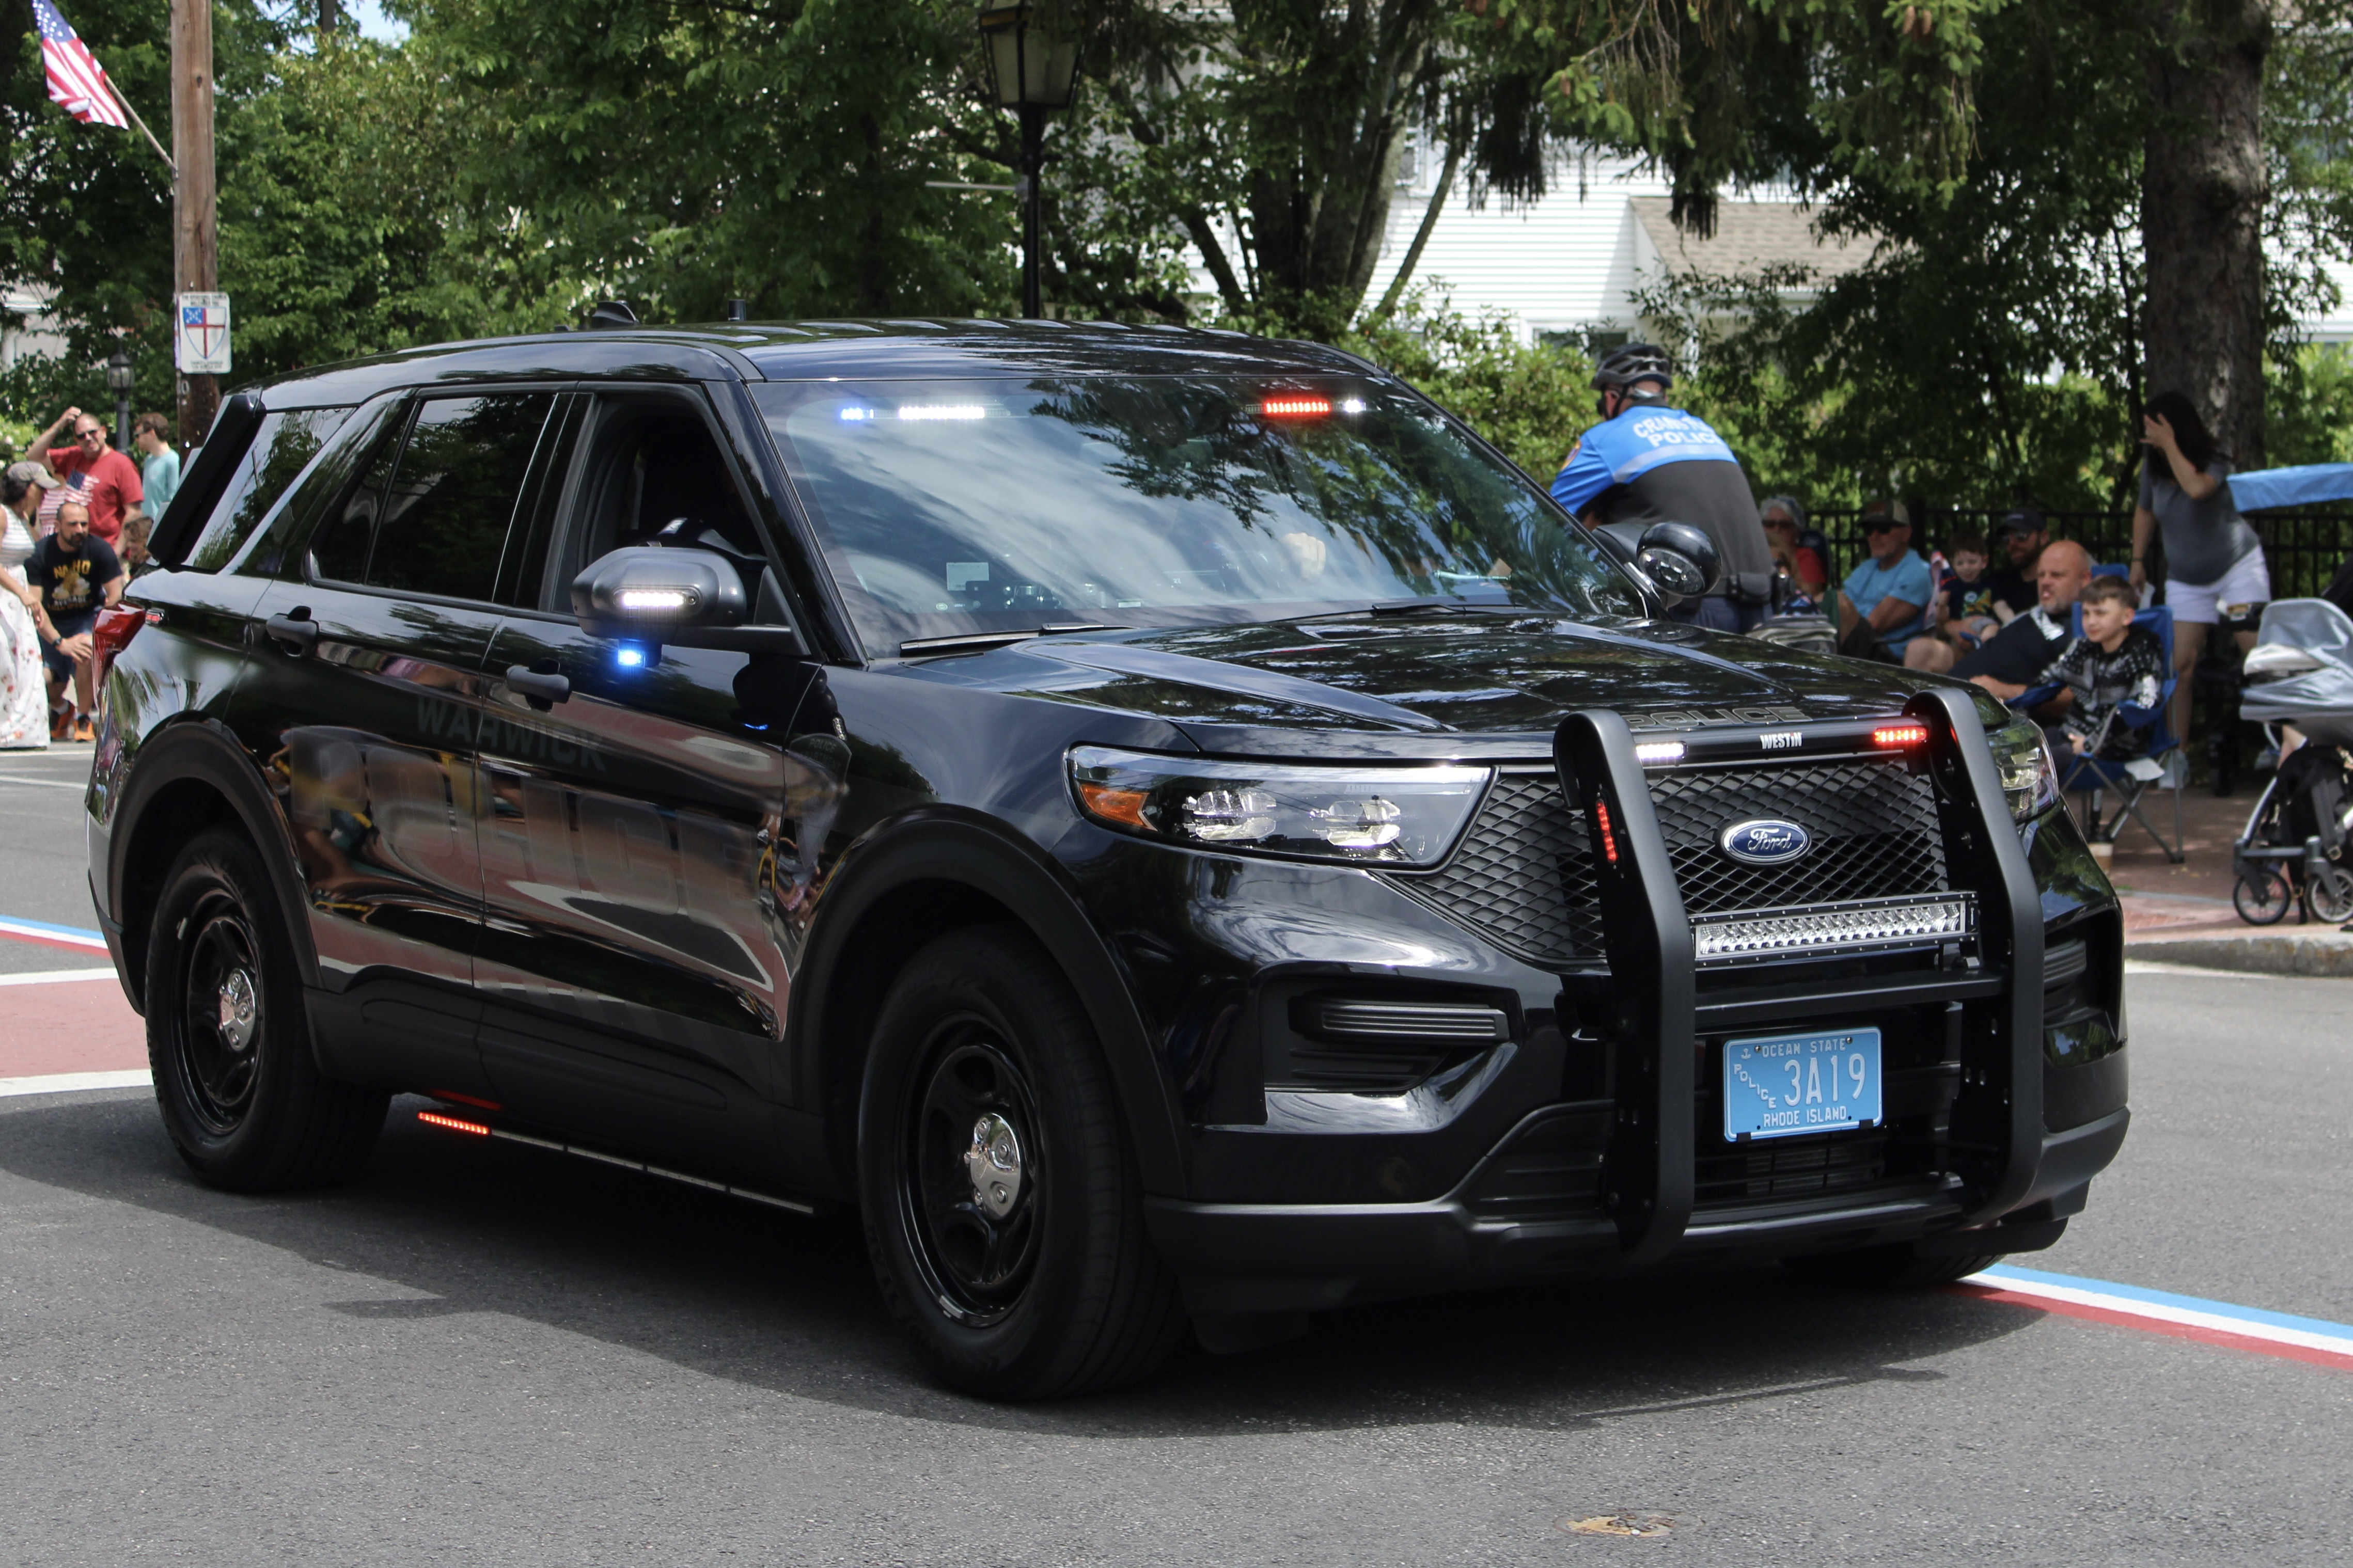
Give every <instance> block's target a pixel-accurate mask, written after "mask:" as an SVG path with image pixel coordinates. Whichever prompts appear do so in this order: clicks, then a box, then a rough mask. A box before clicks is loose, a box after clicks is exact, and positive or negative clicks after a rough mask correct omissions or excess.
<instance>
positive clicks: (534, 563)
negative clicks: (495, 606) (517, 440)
mask: <svg viewBox="0 0 2353 1568" xmlns="http://www.w3.org/2000/svg"><path fill="white" fill-rule="evenodd" d="M587 411H588V399H587V398H586V397H579V396H570V397H565V398H561V399H559V400H558V401H557V403H556V407H555V416H554V418H552V419H550V420H549V421H548V422H547V429H546V430H545V432H543V434H542V436H541V437H540V455H539V459H538V461H537V462H535V463H534V464H533V472H534V477H533V479H532V482H531V488H530V489H527V490H526V491H525V492H524V495H523V501H522V511H521V513H520V514H519V515H518V516H517V517H516V519H515V526H514V531H513V532H512V535H511V536H510V541H509V545H508V549H507V552H506V558H505V560H504V561H502V562H501V563H500V567H499V594H498V602H499V603H500V604H501V605H511V606H512V607H513V608H515V609H518V610H535V609H538V608H539V607H540V596H541V584H542V582H543V579H544V578H545V577H546V575H547V549H548V542H549V540H550V539H551V537H552V536H553V535H554V531H555V509H556V507H557V505H558V504H559V503H560V502H561V501H562V500H563V499H564V480H565V476H566V474H567V473H568V472H569V470H570V468H571V467H572V450H573V447H574V446H575V444H576V443H577V442H578V440H579V437H580V426H581V421H582V419H583V418H584V416H586V413H587ZM565 603H566V605H568V604H569V601H568V600H567V601H565Z"/></svg>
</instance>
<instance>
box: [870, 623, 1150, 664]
mask: <svg viewBox="0 0 2353 1568" xmlns="http://www.w3.org/2000/svg"><path fill="white" fill-rule="evenodd" d="M1125 630H1127V628H1126V627H1125V626H1113V624H1111V623H1110V622H1108V621H1060V622H1057V623H1055V624H1054V625H1052V626H1032V627H1030V628H1029V630H1028V631H1026V632H961V633H958V634H957V635H956V636H955V637H913V638H910V639H909V640H907V641H905V642H902V643H901V644H900V645H899V657H900V658H941V657H943V656H944V655H948V654H958V653H987V651H988V650H989V649H991V648H996V647H1012V646H1013V645H1014V644H1015V643H1018V642H1028V641H1029V639H1030V638H1031V637H1059V636H1060V635H1061V634H1062V633H1064V632H1124V631H1125Z"/></svg>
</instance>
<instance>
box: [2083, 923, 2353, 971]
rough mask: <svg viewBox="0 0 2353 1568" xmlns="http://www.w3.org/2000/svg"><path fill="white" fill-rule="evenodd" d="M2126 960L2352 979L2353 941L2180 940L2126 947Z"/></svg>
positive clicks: (2298, 936)
mask: <svg viewBox="0 0 2353 1568" xmlns="http://www.w3.org/2000/svg"><path fill="white" fill-rule="evenodd" d="M2125 956H2126V958H2128V959H2135V960H2137V961H2139V962H2141V963H2184V964H2189V965H2192V966H2194V967H2196V968H2199V969H2229V970H2235V971H2237V972H2239V973H2242V974H2295V975H2309V976H2318V977H2321V978H2327V979H2353V937H2348V936H2345V935H2342V934H2340V933H2339V932H2337V931H2335V930H2333V929H2332V930H2330V931H2327V934H2325V935H2324V934H2322V933H2321V932H2319V931H2312V932H2299V933H2295V934H2293V935H2291V934H2287V933H2284V932H2283V933H2280V934H2276V935H2274V934H2271V933H2263V934H2253V933H2251V934H2249V935H2246V936H2217V937H2182V938H2179V939H2178V940H2176V941H2172V942H2126V943H2125Z"/></svg>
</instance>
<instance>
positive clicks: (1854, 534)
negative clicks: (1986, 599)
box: [1811, 510, 2353, 599]
mask: <svg viewBox="0 0 2353 1568" xmlns="http://www.w3.org/2000/svg"><path fill="white" fill-rule="evenodd" d="M2007 515H2009V514H2008V513H2007V512H2006V511H1968V510H1951V511H1947V510H1935V511H1931V512H1929V513H1928V514H1927V518H1926V527H1925V528H1923V527H1921V526H1918V525H1916V524H1915V527H1914V528H1913V530H1912V543H1913V548H1914V549H1915V550H1918V551H1920V552H1922V553H1924V554H1925V553H1926V552H1927V550H1928V548H1929V547H1930V546H1932V545H1933V546H1935V547H1936V548H1938V549H1942V548H1944V547H1945V546H1946V544H1947V542H1948V541H1950V540H1951V539H1953V538H1954V537H1955V536H1956V535H1958V534H1964V533H1974V534H1978V535H1980V536H1983V535H1989V534H1991V533H1992V531H1993V529H1994V525H1995V524H1996V523H1999V522H2000V521H2001V520H2002V519H2003V518H2004V517H2006V516H2007ZM2043 518H2044V520H2045V521H2047V522H2048V523H2049V525H2050V528H2051V537H2052V538H2053V539H2072V540H2073V541H2074V542H2076V543H2078V544H2081V545H2082V546H2083V547H2084V549H2086V550H2088V551H2090V552H2092V559H2093V560H2094V561H2098V562H2103V563H2121V562H2126V561H2130V560H2131V559H2132V513H2130V512H2128V511H2052V512H2045V513H2043ZM1811 521H1812V522H1813V524H1814V526H1815V527H1817V528H1819V529H1820V530H1821V531H1822V532H1823V533H1824V534H1826V535H1827V536H1828V537H1829V539H1830V542H1831V556H1832V560H1831V562H1830V563H1829V565H1830V567H1831V577H1832V579H1833V580H1834V581H1835V580H1839V579H1842V578H1843V577H1844V576H1845V574H1847V573H1849V572H1851V571H1852V570H1853V569H1854V566H1855V563H1857V562H1859V561H1861V560H1862V558H1863V556H1864V555H1865V554H1866V553H1868V552H1867V551H1866V549H1865V547H1864V544H1863V538H1862V513H1860V512H1858V511H1847V510H1825V511H1820V512H1816V513H1814V514H1813V516H1812V519H1811ZM2247 521H2248V522H2249V523H2250V524H2252V525H2253V528H2254V531H2255V532H2256V534H2257V536H2258V537H2260V538H2261V539H2262V540H2263V560H2264V562H2265V563H2266V564H2268V565H2269V566H2270V567H2271V574H2272V597H2273V598H2274V599H2302V598H2311V597H2316V596H2317V595H2319V593H2320V591H2321V590H2322V589H2324V588H2326V587H2327V586H2328V583H2329V579H2331V578H2333V577H2335V576H2336V575H2337V568H2338V567H2340V566H2342V565H2343V564H2344V563H2345V561H2346V558H2347V557H2348V556H2353V510H2312V511H2253V512H2249V513H2247ZM1924 535H1925V537H1924ZM1995 564H1996V565H1997V566H2000V565H2001V564H2002V561H2001V559H2000V557H1999V556H1997V557H1996V559H1995ZM2156 564H2157V565H2158V566H2159V567H2161V565H2162V563H2156Z"/></svg>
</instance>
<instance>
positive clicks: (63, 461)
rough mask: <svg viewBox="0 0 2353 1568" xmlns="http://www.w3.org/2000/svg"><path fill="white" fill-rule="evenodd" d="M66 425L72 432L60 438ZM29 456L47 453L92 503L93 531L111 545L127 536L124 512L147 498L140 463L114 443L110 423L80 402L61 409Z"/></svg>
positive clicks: (50, 461) (89, 504)
mask: <svg viewBox="0 0 2353 1568" xmlns="http://www.w3.org/2000/svg"><path fill="white" fill-rule="evenodd" d="M65 430H71V431H72V435H71V437H69V438H68V439H66V440H64V441H59V440H58V434H59V432H61V431H65ZM25 456H26V458H27V459H29V460H31V461H33V462H36V463H37V462H39V461H41V460H42V459H43V458H47V460H48V465H49V468H50V469H51V470H52V471H54V472H55V473H56V474H57V476H58V478H59V479H63V480H65V482H66V484H67V486H68V487H69V489H75V490H78V491H79V492H80V495H79V500H80V501H81V502H82V504H83V505H85V506H87V507H89V508H90V532H91V533H92V534H93V535H95V536H96V537H97V538H99V539H100V540H103V541H104V542H105V543H106V545H107V547H108V548H109V549H111V548H113V545H114V542H115V541H116V540H118V539H120V538H121V537H122V514H123V513H124V512H125V511H127V510H130V509H131V508H132V507H134V506H137V505H139V504H140V503H141V502H142V501H144V500H146V499H147V495H146V492H145V491H144V490H142V489H140V485H139V465H138V464H136V463H134V462H132V460H131V459H130V458H126V457H124V456H123V455H122V454H121V453H120V452H118V451H116V450H114V448H113V447H109V446H108V445H107V444H106V426H105V425H104V424H102V423H101V422H100V421H99V420H98V419H96V418H94V417H92V416H90V415H88V414H84V413H83V412H82V411H81V410H80V409H79V408H69V409H67V410H66V411H65V412H64V413H63V414H60V415H58V421H57V423H56V424H54V425H52V426H49V427H48V428H47V429H46V430H44V431H42V432H41V434H40V437H39V438H38V439H37V440H36V441H35V442H34V443H33V445H32V446H31V447H29V448H28V449H27V450H26V453H25Z"/></svg>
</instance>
